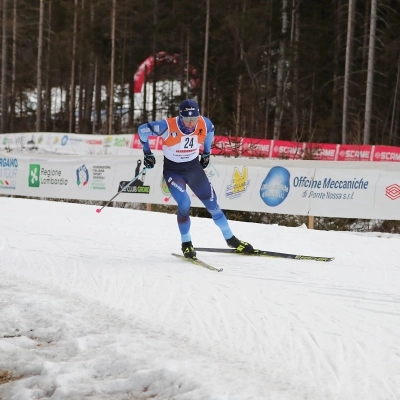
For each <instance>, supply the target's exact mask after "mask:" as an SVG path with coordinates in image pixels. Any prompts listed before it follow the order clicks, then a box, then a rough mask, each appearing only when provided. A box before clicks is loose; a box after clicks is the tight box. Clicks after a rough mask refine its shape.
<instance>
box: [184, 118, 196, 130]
mask: <svg viewBox="0 0 400 400" xmlns="http://www.w3.org/2000/svg"><path fill="white" fill-rule="evenodd" d="M198 120H199V117H182V122H183V124H184V125H185V126H186V128H189V129H192V128H194V127H195V126H196V125H197V121H198Z"/></svg>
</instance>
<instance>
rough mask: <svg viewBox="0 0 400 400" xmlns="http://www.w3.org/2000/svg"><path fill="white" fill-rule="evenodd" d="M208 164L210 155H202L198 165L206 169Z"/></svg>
mask: <svg viewBox="0 0 400 400" xmlns="http://www.w3.org/2000/svg"><path fill="white" fill-rule="evenodd" d="M209 163H210V153H203V154H202V155H201V157H200V164H201V166H202V167H203V169H204V168H207V166H208V164H209Z"/></svg>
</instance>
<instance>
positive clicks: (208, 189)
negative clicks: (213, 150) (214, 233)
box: [188, 164, 254, 253]
mask: <svg viewBox="0 0 400 400" xmlns="http://www.w3.org/2000/svg"><path fill="white" fill-rule="evenodd" d="M188 185H189V187H190V188H191V189H192V190H193V193H194V194H195V195H196V196H197V197H198V198H199V199H200V200H201V202H202V203H203V204H204V206H205V207H206V209H207V211H208V212H209V213H210V214H211V217H212V219H213V221H214V222H215V224H216V225H217V226H218V228H219V229H220V230H221V232H222V235H223V236H224V239H225V240H226V242H227V244H228V246H229V247H232V248H234V249H236V250H237V251H238V252H245V253H252V252H253V251H254V249H253V246H252V245H251V244H249V243H247V242H244V241H242V240H239V239H238V238H237V237H236V236H234V235H233V233H232V230H231V228H230V226H229V223H228V219H227V218H226V216H225V214H224V212H223V211H222V210H221V208H220V207H219V205H218V202H217V195H216V193H215V191H214V188H213V187H212V185H211V183H210V181H209V180H208V178H207V175H206V174H205V172H204V170H203V169H202V167H201V165H200V164H199V168H197V167H196V168H193V169H191V170H190V173H189V174H188Z"/></svg>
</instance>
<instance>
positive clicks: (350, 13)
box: [342, 0, 356, 144]
mask: <svg viewBox="0 0 400 400" xmlns="http://www.w3.org/2000/svg"><path fill="white" fill-rule="evenodd" d="M355 7H356V0H349V10H348V18H347V42H346V63H345V71H344V89H343V121H342V143H343V144H345V143H347V111H348V100H349V80H350V68H351V57H352V48H353V32H354V12H355Z"/></svg>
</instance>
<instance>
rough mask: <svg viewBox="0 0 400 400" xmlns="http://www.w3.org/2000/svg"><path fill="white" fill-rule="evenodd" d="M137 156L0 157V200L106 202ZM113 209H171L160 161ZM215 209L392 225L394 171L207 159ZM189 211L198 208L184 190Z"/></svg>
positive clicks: (399, 211) (399, 173) (397, 183)
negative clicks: (387, 221) (130, 205)
mask: <svg viewBox="0 0 400 400" xmlns="http://www.w3.org/2000/svg"><path fill="white" fill-rule="evenodd" d="M142 160H143V155H142V154H137V155H131V156H126V155H121V156H120V155H119V156H95V155H86V156H71V155H57V154H47V155H43V154H21V153H19V154H14V153H11V154H10V153H0V194H5V195H20V196H28V197H29V196H30V197H49V198H65V199H79V200H96V201H99V204H101V201H108V200H109V199H110V198H112V197H113V196H114V195H115V194H116V193H117V192H118V191H119V190H120V189H121V188H122V187H123V186H125V185H126V184H127V183H128V182H129V181H130V180H131V179H132V178H133V177H134V176H136V175H137V174H138V173H139V171H140V170H141V169H142V167H143V165H142ZM156 160H157V164H156V166H155V168H154V169H152V170H147V171H146V173H145V174H143V175H142V176H140V177H139V178H138V179H137V180H136V181H135V182H133V183H132V184H131V185H130V186H129V187H128V188H127V190H126V193H122V194H120V195H119V196H118V197H117V198H116V199H115V201H120V202H134V203H152V204H174V205H175V204H176V203H175V201H174V200H173V198H172V197H171V195H170V193H169V190H168V188H167V186H166V184H165V182H164V179H163V177H162V164H163V157H162V156H161V155H156ZM205 171H206V173H207V176H208V177H209V179H210V181H211V183H212V185H213V187H214V189H215V192H216V194H217V196H218V202H219V204H220V206H221V208H222V209H226V210H239V211H257V212H268V213H280V214H292V215H313V216H325V217H346V218H366V219H395V220H400V164H398V163H384V162H382V163H370V162H357V163H355V162H341V163H337V162H330V161H302V160H297V161H294V160H257V159H248V158H244V157H242V158H222V157H212V159H211V163H210V165H209V167H208V168H207V169H206V170H205ZM188 193H189V195H190V197H191V200H192V205H193V206H196V207H199V206H202V203H201V202H200V201H199V199H197V198H196V196H194V194H193V193H192V192H191V190H190V189H188Z"/></svg>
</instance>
